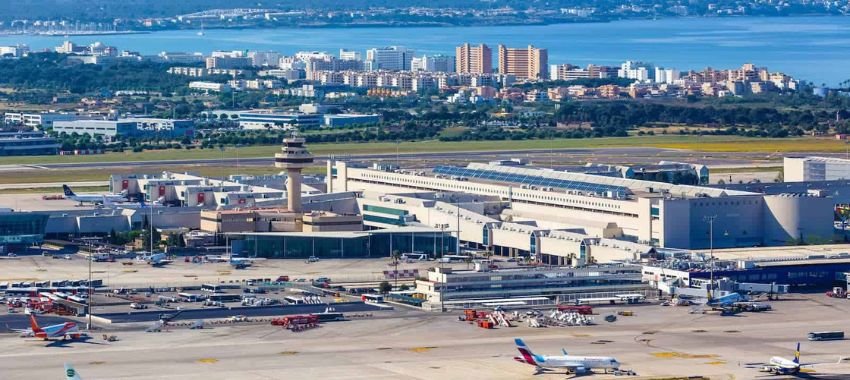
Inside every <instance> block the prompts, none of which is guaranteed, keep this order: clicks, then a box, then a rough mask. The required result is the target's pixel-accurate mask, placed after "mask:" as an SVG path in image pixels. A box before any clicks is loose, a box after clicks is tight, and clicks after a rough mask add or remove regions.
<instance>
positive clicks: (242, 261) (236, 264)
mask: <svg viewBox="0 0 850 380" xmlns="http://www.w3.org/2000/svg"><path fill="white" fill-rule="evenodd" d="M251 265H254V259H251V258H247V257H233V256H230V266H232V267H233V268H234V269H245V268H247V267H250V266H251Z"/></svg>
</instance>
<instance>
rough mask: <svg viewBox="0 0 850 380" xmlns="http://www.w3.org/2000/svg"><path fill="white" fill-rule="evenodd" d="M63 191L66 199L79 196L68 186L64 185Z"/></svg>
mask: <svg viewBox="0 0 850 380" xmlns="http://www.w3.org/2000/svg"><path fill="white" fill-rule="evenodd" d="M62 191H64V192H65V196H66V197H73V196H75V195H77V194H74V192H73V191H71V188H70V187H68V185H62Z"/></svg>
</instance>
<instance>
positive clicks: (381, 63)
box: [365, 46, 414, 71]
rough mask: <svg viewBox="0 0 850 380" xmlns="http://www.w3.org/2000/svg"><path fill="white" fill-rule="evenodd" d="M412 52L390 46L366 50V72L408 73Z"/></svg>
mask: <svg viewBox="0 0 850 380" xmlns="http://www.w3.org/2000/svg"><path fill="white" fill-rule="evenodd" d="M413 55H414V53H413V50H410V49H408V48H405V47H403V46H390V47H384V48H373V49H369V50H366V65H365V66H366V70H370V71H374V70H389V71H409V70H410V61H411V60H413Z"/></svg>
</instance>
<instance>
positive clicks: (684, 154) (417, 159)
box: [20, 143, 765, 170]
mask: <svg viewBox="0 0 850 380" xmlns="http://www.w3.org/2000/svg"><path fill="white" fill-rule="evenodd" d="M507 144H509V143H507ZM335 157H336V159H339V160H346V161H367V162H368V161H396V160H397V161H399V162H402V161H403V162H404V164H403V165H402V166H411V165H412V166H417V165H421V164H422V163H432V162H440V161H443V162H449V161H455V162H458V161H460V162H463V161H465V162H471V161H486V160H493V159H508V158H514V157H519V158H526V159H529V160H532V161H537V163H538V164H539V165H544V164H546V163H552V164H584V163H586V162H600V163H611V164H628V163H643V164H649V163H657V162H658V161H662V160H667V161H674V160H678V161H689V162H695V161H705V162H708V163H710V164H712V165H727V166H740V165H746V164H749V163H752V161H753V160H757V159H761V160H763V159H764V158H765V157H764V155H763V154H750V153H724V154H717V153H715V154H711V155H706V154H702V153H700V152H695V151H682V150H676V149H662V148H651V147H634V148H579V149H577V148H568V149H531V150H511V149H503V150H492V151H469V152H430V153H429V152H423V153H399V154H395V153H380V154H351V155H336V156H335ZM315 158H316V161H324V160H327V159H328V158H329V155H316V156H315ZM417 163H418V164H417ZM237 164H238V165H240V166H269V167H271V166H273V165H274V157H253V158H239V159H236V158H212V159H200V160H198V159H185V160H155V161H115V162H70V163H53V164H43V165H37V166H36V165H21V166H20V169H21V170H32V169H47V170H59V169H95V168H98V169H102V168H116V167H134V168H139V169H141V170H144V169H149V168H158V167H162V166H180V165H210V166H212V165H216V166H234V167H235V166H236V165H237Z"/></svg>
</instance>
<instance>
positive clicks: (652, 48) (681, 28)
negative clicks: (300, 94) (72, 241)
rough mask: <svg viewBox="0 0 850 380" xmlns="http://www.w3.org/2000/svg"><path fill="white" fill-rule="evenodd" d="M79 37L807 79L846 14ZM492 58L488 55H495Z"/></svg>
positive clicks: (844, 74) (840, 45) (844, 61)
mask: <svg viewBox="0 0 850 380" xmlns="http://www.w3.org/2000/svg"><path fill="white" fill-rule="evenodd" d="M65 39H66V37H64V36H37V35H0V45H13V44H17V43H25V44H28V45H29V46H30V47H31V48H32V49H33V50H42V49H49V48H52V47H55V46H57V45H59V44H61V43H62V42H63V41H64V40H65ZM69 39H70V40H71V41H73V42H75V43H78V44H89V43H93V42H95V41H100V42H103V43H105V44H108V45H112V46H116V47H118V48H119V49H120V50H131V51H137V52H139V53H142V54H157V53H159V52H162V51H186V52H203V53H209V52H211V51H213V50H275V51H279V52H281V53H285V54H292V53H295V52H297V51H303V50H307V51H326V52H328V53H334V54H335V53H337V52H338V50H339V49H340V48H344V49H349V50H359V51H362V52H363V54H364V57H365V50H366V49H369V48H373V47H381V46H390V45H401V46H406V47H408V48H411V49H414V50H415V52H416V54H417V55H421V54H449V55H453V54H454V47H455V46H457V45H459V44H461V43H463V42H469V43H473V44H478V43H486V44H488V45H490V46H491V47H492V48H493V50H494V53H495V50H496V49H495V48H496V46H497V45H498V44H504V45H506V46H510V47H524V46H527V45H534V46H536V47H542V48H547V49H549V63H550V64H560V63H571V64H575V65H580V66H584V65H587V64H590V63H593V64H599V65H619V64H620V63H621V62H623V61H625V60H635V61H645V62H650V63H653V64H655V65H657V66H663V67H666V68H673V69H678V70H681V71H686V70H692V69H693V70H701V69H703V68H706V67H712V68H716V69H717V68H719V69H726V68H735V67H739V66H741V65H742V64H744V63H754V64H756V65H757V66H759V67H767V68H768V69H769V70H771V71H781V72H784V73H786V74H789V75H792V76H794V77H795V78H797V79H800V80H805V81H809V82H812V83H814V84H816V85H820V84H826V85H828V86H836V85H838V84H839V83H840V82H842V81H845V80H848V79H850V17H841V16H811V17H726V18H705V17H701V18H669V19H657V20H651V19H646V20H624V21H613V22H605V23H574V24H554V25H539V26H538V25H535V26H522V25H515V26H481V27H475V26H472V27H427V28H418V27H368V28H367V27H360V28H277V29H212V30H206V31H205V32H204V35H198V31H197V30H172V31H161V32H152V33H144V34H125V35H101V36H71V37H69ZM496 60H497V58H496V57H495V54H494V58H493V64H494V65H495V64H496Z"/></svg>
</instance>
